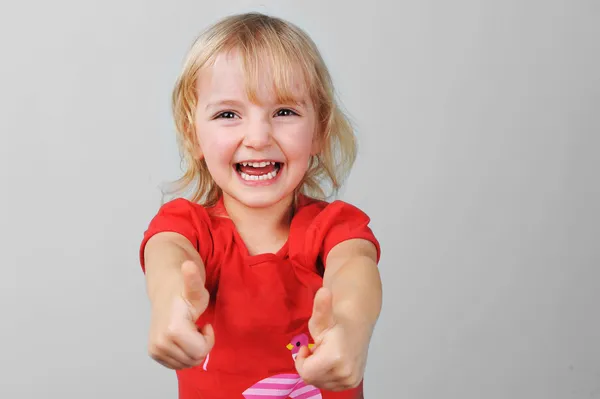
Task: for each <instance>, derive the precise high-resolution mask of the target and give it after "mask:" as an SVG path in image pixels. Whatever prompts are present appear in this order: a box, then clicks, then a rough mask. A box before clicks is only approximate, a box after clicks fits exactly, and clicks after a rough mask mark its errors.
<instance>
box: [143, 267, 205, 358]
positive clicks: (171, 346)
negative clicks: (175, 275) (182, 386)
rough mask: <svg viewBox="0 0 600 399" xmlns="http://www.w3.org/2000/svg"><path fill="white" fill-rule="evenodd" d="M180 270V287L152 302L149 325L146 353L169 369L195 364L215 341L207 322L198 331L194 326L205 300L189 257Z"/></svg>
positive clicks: (200, 279) (200, 283) (202, 286)
mask: <svg viewBox="0 0 600 399" xmlns="http://www.w3.org/2000/svg"><path fill="white" fill-rule="evenodd" d="M181 274H182V277H183V290H182V291H181V292H176V293H174V294H171V295H170V297H169V296H167V300H165V301H160V302H157V303H156V304H154V305H153V307H152V317H151V325H150V339H149V353H150V356H151V357H152V358H153V359H154V360H156V361H157V362H158V363H160V364H162V365H163V366H165V367H168V368H171V369H183V368H188V367H195V366H198V365H199V364H201V363H202V362H203V361H204V359H205V357H206V356H207V354H208V353H209V352H210V350H211V349H212V347H213V345H214V342H215V336H214V331H213V329H212V327H211V326H210V325H206V326H204V327H203V328H202V329H201V330H200V331H199V330H198V328H197V326H196V320H198V317H200V315H202V313H203V312H204V311H205V310H206V308H207V307H208V302H209V293H208V291H207V290H206V288H205V287H204V281H203V279H202V276H201V274H200V272H199V269H198V266H197V265H196V264H195V263H194V262H192V261H187V262H184V263H183V264H182V266H181Z"/></svg>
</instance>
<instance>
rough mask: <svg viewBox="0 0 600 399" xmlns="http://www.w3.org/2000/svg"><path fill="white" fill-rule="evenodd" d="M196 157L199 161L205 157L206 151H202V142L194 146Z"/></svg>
mask: <svg viewBox="0 0 600 399" xmlns="http://www.w3.org/2000/svg"><path fill="white" fill-rule="evenodd" d="M194 158H196V159H197V160H198V161H200V160H202V158H204V153H203V152H202V148H200V144H196V145H195V147H194Z"/></svg>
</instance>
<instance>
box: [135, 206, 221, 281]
mask: <svg viewBox="0 0 600 399" xmlns="http://www.w3.org/2000/svg"><path fill="white" fill-rule="evenodd" d="M161 232H175V233H179V234H181V235H182V236H184V237H185V238H187V239H188V240H189V241H190V243H191V244H192V245H193V246H194V248H196V250H197V251H198V253H199V254H200V257H201V258H202V261H203V262H204V264H205V266H206V265H207V264H208V262H209V259H208V258H209V256H210V254H211V253H212V246H213V243H212V237H211V234H210V219H209V216H208V213H207V212H206V210H205V209H204V208H203V207H202V206H201V205H198V204H194V203H192V202H190V201H188V200H186V199H183V198H177V199H174V200H172V201H170V202H167V203H165V204H164V205H162V206H161V208H160V209H159V210H158V212H157V214H156V215H155V216H154V217H153V218H152V220H151V221H150V224H149V226H148V228H147V229H146V231H145V232H144V234H143V238H142V242H141V245H140V250H139V258H140V265H141V267H142V270H143V271H144V272H145V264H144V249H145V247H146V244H147V243H148V240H149V239H150V238H151V237H152V236H154V235H156V234H158V233H161Z"/></svg>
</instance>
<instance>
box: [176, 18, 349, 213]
mask: <svg viewBox="0 0 600 399" xmlns="http://www.w3.org/2000/svg"><path fill="white" fill-rule="evenodd" d="M233 50H235V51H238V52H239V53H240V55H241V57H242V59H243V60H244V62H243V67H244V72H245V74H246V82H247V88H246V89H247V94H248V96H249V98H250V100H252V101H254V100H255V99H256V91H257V87H256V84H257V82H258V79H257V76H258V74H259V72H260V71H261V70H264V69H265V68H270V69H269V70H270V71H271V72H272V78H273V81H274V86H275V90H276V95H277V96H278V97H279V101H281V102H285V101H286V100H290V99H292V98H293V94H292V83H293V81H294V76H293V75H294V74H295V73H297V71H298V70H299V71H300V72H301V74H302V76H303V78H304V80H305V83H306V86H307V88H308V90H309V94H310V97H311V99H312V101H313V103H314V105H315V109H316V112H317V117H318V131H317V140H318V143H319V149H320V150H319V152H318V154H317V155H315V156H313V157H312V159H311V162H310V166H309V168H308V171H307V173H306V175H305V176H304V179H303V180H302V183H301V184H300V186H299V187H298V189H297V190H296V192H297V193H303V194H306V195H308V196H311V197H313V198H319V199H327V198H328V197H331V196H332V195H335V194H337V192H338V190H339V189H340V188H341V186H342V184H343V182H344V180H345V179H346V177H347V175H348V174H349V172H350V170H351V168H352V166H353V164H354V161H355V159H356V151H357V148H356V138H355V135H354V129H353V127H352V125H351V123H350V121H349V119H348V118H347V117H346V115H345V114H344V113H343V111H342V110H341V108H340V106H339V104H338V103H337V101H336V98H335V91H334V87H333V83H332V79H331V76H330V74H329V71H328V69H327V66H326V65H325V62H324V61H323V59H322V57H321V54H320V52H319V50H318V49H317V46H316V45H315V44H314V42H313V41H312V40H311V39H310V37H309V36H308V35H307V34H306V33H305V32H304V31H303V30H301V29H300V28H298V27H297V26H296V25H294V24H292V23H290V22H288V21H285V20H282V19H280V18H276V17H271V16H268V15H264V14H260V13H245V14H238V15H233V16H229V17H226V18H223V19H222V20H220V21H218V22H217V23H216V24H214V25H212V26H210V27H209V28H208V29H207V30H205V31H204V32H203V33H202V34H201V35H200V36H199V37H198V38H197V39H196V41H195V42H194V43H193V45H192V47H191V48H190V50H189V52H188V54H187V57H186V60H185V63H184V65H183V69H182V71H181V73H180V75H179V77H178V79H177V81H176V84H175V88H174V90H173V99H172V111H173V116H174V120H175V125H176V133H177V141H178V144H179V148H180V152H181V157H182V162H183V166H184V174H183V175H182V176H181V177H180V178H179V179H178V180H177V181H175V182H174V189H173V190H171V193H183V192H185V191H187V192H188V194H189V195H188V196H189V199H190V200H191V201H193V202H199V203H201V204H203V205H205V206H211V205H214V204H215V203H216V202H217V200H218V198H219V196H220V195H221V190H220V189H219V187H218V186H217V185H216V183H215V182H214V180H213V179H212V177H211V175H210V173H209V171H208V168H207V166H206V163H205V162H204V160H203V159H202V160H199V159H198V157H197V156H195V154H196V149H197V147H198V142H197V138H196V132H195V127H194V125H195V123H194V120H195V110H196V99H197V92H196V87H197V86H196V83H197V79H198V74H199V72H200V71H201V70H202V69H203V68H205V67H208V66H210V65H211V64H212V62H213V61H214V59H215V57H216V56H217V55H218V54H221V53H225V52H229V51H233Z"/></svg>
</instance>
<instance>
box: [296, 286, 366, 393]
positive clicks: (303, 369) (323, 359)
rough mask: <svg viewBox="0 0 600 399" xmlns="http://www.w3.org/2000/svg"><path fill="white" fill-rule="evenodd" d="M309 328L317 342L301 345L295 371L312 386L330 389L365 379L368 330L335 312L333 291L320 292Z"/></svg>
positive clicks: (351, 385)
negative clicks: (307, 345) (309, 345)
mask: <svg viewBox="0 0 600 399" xmlns="http://www.w3.org/2000/svg"><path fill="white" fill-rule="evenodd" d="M308 329H309V331H310V334H311V335H312V337H313V339H314V341H315V345H314V347H313V348H312V351H311V350H310V349H309V348H307V347H302V348H301V349H300V351H299V353H298V355H297V356H296V370H297V371H298V374H299V375H300V377H302V379H303V380H304V381H305V382H306V383H307V384H310V385H313V386H316V387H318V388H321V389H325V390H329V391H342V390H346V389H350V388H354V387H356V386H358V385H359V384H360V382H361V381H362V378H363V374H364V370H365V365H366V359H367V349H368V345H369V340H370V334H369V332H368V331H367V330H366V329H364V328H361V326H359V325H356V323H352V322H350V321H347V320H339V319H337V318H336V317H335V315H334V309H333V302H332V296H331V292H330V291H329V290H328V289H327V288H325V287H323V288H321V289H319V291H317V294H316V295H315V299H314V304H313V314H312V317H311V318H310V320H309V322H308Z"/></svg>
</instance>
